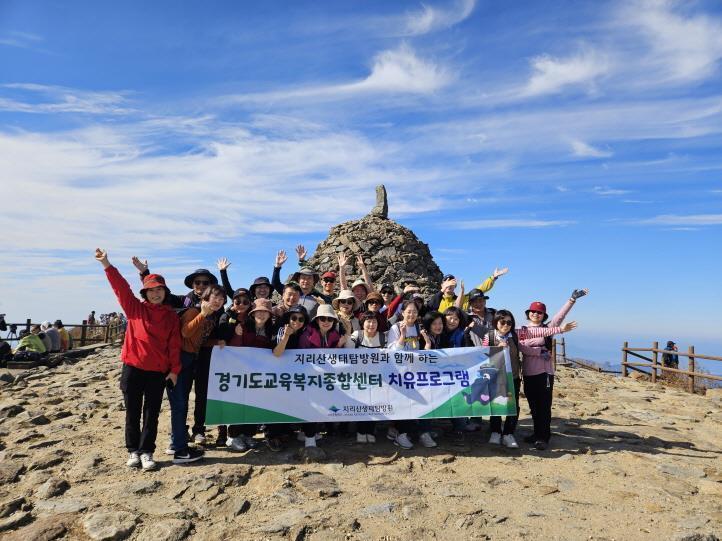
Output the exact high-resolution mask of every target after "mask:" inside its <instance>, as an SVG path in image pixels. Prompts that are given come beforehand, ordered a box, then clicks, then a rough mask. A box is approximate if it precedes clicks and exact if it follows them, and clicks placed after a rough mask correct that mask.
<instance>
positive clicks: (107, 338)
mask: <svg viewBox="0 0 722 541" xmlns="http://www.w3.org/2000/svg"><path fill="white" fill-rule="evenodd" d="M109 341H110V323H109V324H108V325H106V326H105V336H104V337H103V342H105V343H106V344H107V343H108V342H109Z"/></svg>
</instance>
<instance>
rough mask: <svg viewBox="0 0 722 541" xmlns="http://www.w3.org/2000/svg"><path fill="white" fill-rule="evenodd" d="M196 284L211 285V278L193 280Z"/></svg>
mask: <svg viewBox="0 0 722 541" xmlns="http://www.w3.org/2000/svg"><path fill="white" fill-rule="evenodd" d="M193 285H194V286H209V285H211V281H210V280H193Z"/></svg>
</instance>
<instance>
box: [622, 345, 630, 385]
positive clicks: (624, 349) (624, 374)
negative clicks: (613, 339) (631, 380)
mask: <svg viewBox="0 0 722 541" xmlns="http://www.w3.org/2000/svg"><path fill="white" fill-rule="evenodd" d="M628 347H629V342H624V345H623V346H622V377H623V378H626V377H627V348H628Z"/></svg>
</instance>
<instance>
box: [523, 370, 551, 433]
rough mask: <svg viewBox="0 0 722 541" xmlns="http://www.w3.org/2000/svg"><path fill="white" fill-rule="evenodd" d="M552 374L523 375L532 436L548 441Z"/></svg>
mask: <svg viewBox="0 0 722 541" xmlns="http://www.w3.org/2000/svg"><path fill="white" fill-rule="evenodd" d="M553 391H554V375H553V374H537V375H536V376H524V394H525V395H526V399H527V401H528V402H529V409H530V410H531V418H532V419H533V420H534V437H535V438H536V439H537V440H541V441H543V442H546V443H549V438H551V425H552V394H553Z"/></svg>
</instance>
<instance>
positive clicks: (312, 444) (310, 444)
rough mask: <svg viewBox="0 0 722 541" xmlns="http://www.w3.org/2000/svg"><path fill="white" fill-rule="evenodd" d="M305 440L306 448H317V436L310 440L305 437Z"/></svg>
mask: <svg viewBox="0 0 722 541" xmlns="http://www.w3.org/2000/svg"><path fill="white" fill-rule="evenodd" d="M303 439H304V442H303V446H304V447H316V435H315V434H314V435H313V436H311V437H310V438H307V437H305V436H304V438H303Z"/></svg>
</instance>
